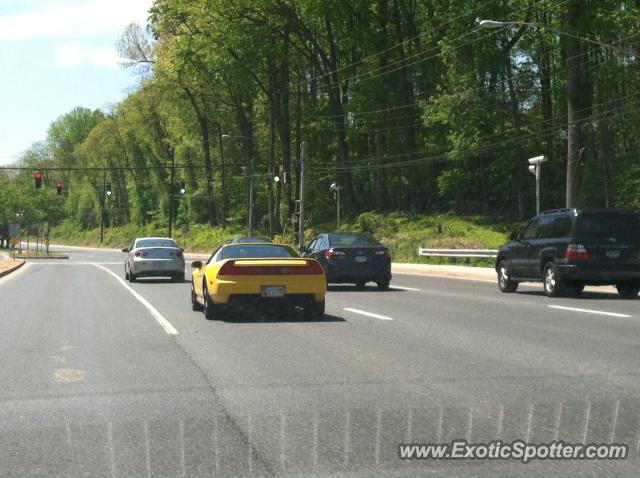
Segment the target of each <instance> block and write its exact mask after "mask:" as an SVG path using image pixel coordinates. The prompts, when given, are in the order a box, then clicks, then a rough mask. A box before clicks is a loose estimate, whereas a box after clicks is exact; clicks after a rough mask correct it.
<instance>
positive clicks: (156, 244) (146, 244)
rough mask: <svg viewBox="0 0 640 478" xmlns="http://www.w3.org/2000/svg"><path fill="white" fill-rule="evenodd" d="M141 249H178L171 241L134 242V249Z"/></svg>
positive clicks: (143, 240) (147, 240) (148, 240)
mask: <svg viewBox="0 0 640 478" xmlns="http://www.w3.org/2000/svg"><path fill="white" fill-rule="evenodd" d="M141 247H178V245H177V244H176V242H175V241H173V240H171V239H141V240H139V241H138V242H136V249H139V248H141Z"/></svg>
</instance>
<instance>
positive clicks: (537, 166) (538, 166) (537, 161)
mask: <svg viewBox="0 0 640 478" xmlns="http://www.w3.org/2000/svg"><path fill="white" fill-rule="evenodd" d="M546 160H547V157H546V156H545V155H542V156H536V157H535V158H529V172H530V173H531V174H533V175H535V177H536V215H538V214H540V173H541V172H542V163H544V162H545V161H546Z"/></svg>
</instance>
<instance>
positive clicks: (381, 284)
mask: <svg viewBox="0 0 640 478" xmlns="http://www.w3.org/2000/svg"><path fill="white" fill-rule="evenodd" d="M390 283H391V280H389V279H382V280H379V281H377V282H376V285H377V286H378V290H389V284H390Z"/></svg>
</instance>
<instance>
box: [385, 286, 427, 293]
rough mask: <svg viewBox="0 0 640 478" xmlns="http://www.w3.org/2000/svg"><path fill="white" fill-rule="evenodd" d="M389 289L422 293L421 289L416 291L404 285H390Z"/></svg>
mask: <svg viewBox="0 0 640 478" xmlns="http://www.w3.org/2000/svg"><path fill="white" fill-rule="evenodd" d="M389 289H396V290H414V291H416V292H420V289H415V288H413V287H405V286H403V285H390V286H389Z"/></svg>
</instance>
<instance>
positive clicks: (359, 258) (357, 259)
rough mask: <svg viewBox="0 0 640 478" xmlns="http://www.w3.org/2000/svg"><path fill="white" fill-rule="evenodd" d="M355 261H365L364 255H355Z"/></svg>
mask: <svg viewBox="0 0 640 478" xmlns="http://www.w3.org/2000/svg"><path fill="white" fill-rule="evenodd" d="M356 262H367V258H366V257H365V256H356Z"/></svg>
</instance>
